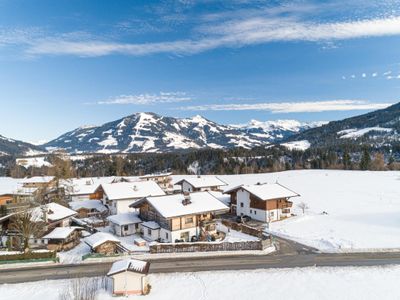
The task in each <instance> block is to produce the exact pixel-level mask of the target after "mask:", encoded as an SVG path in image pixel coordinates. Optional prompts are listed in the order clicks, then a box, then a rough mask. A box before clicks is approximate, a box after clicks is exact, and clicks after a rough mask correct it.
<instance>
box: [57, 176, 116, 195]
mask: <svg viewBox="0 0 400 300" xmlns="http://www.w3.org/2000/svg"><path fill="white" fill-rule="evenodd" d="M113 180H114V177H85V178H72V179H66V180H63V181H62V183H61V185H62V186H63V188H64V190H65V195H66V196H67V198H68V199H69V200H70V201H81V200H101V199H102V194H100V193H96V190H97V188H98V187H99V186H100V185H101V184H104V183H111V182H112V181H113Z"/></svg>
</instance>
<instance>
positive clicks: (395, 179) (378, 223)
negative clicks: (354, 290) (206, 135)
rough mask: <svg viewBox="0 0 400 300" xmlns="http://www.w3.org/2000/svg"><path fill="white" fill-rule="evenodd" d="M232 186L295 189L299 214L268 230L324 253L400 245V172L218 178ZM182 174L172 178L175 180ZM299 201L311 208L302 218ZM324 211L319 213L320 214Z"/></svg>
mask: <svg viewBox="0 0 400 300" xmlns="http://www.w3.org/2000/svg"><path fill="white" fill-rule="evenodd" d="M218 177H219V178H221V179H222V180H224V181H225V182H227V183H228V187H224V189H228V188H230V187H233V186H236V185H240V184H255V183H257V182H261V183H263V182H270V183H273V182H276V181H278V182H279V183H280V184H283V185H284V186H286V187H288V188H290V189H292V190H294V191H295V192H297V193H299V194H300V195H301V197H296V198H292V201H293V202H294V205H293V207H294V212H295V213H296V214H297V215H298V216H297V217H293V218H290V219H287V220H285V221H280V222H275V223H272V224H271V231H272V232H275V233H277V234H280V235H283V236H287V237H290V238H293V239H295V240H297V241H299V242H302V243H305V244H307V245H310V246H314V247H316V248H319V249H321V250H326V251H338V250H340V249H341V250H342V251H355V250H368V249H372V248H374V249H375V250H376V249H377V248H400V172H398V171H397V172H371V171H338V170H300V171H286V172H278V173H268V174H248V175H247V174H246V175H225V176H218ZM180 178H182V176H174V181H176V180H179V179H180ZM300 202H305V203H307V205H308V206H309V207H310V208H309V210H307V211H306V214H305V215H304V216H303V215H302V213H301V211H300V210H299V209H298V208H297V205H298V204H299V203H300ZM324 211H325V212H327V213H328V214H327V215H325V214H322V212H324Z"/></svg>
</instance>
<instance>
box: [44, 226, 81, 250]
mask: <svg viewBox="0 0 400 300" xmlns="http://www.w3.org/2000/svg"><path fill="white" fill-rule="evenodd" d="M81 229H82V228H81V227H56V228H54V229H53V230H52V231H51V232H50V233H48V234H46V235H45V236H43V237H42V238H41V239H42V240H45V241H46V242H45V243H46V244H47V249H49V250H53V251H68V250H70V249H72V248H74V247H75V246H76V245H78V244H79V238H80V230H81Z"/></svg>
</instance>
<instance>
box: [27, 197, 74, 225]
mask: <svg viewBox="0 0 400 300" xmlns="http://www.w3.org/2000/svg"><path fill="white" fill-rule="evenodd" d="M45 209H46V210H47V219H48V220H50V221H52V222H54V221H58V220H62V219H65V218H68V217H72V216H75V215H76V214H77V212H76V211H74V210H72V209H69V208H68V207H65V206H62V205H60V204H57V203H54V202H52V203H48V204H45V205H42V206H38V207H35V208H33V209H32V218H33V220H34V221H37V220H38V219H40V220H43V219H44V215H43V212H44V210H45Z"/></svg>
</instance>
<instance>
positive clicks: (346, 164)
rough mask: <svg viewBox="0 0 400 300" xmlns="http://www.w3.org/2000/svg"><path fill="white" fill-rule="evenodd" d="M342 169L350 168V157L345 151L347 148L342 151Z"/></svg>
mask: <svg viewBox="0 0 400 300" xmlns="http://www.w3.org/2000/svg"><path fill="white" fill-rule="evenodd" d="M343 169H345V170H349V169H351V158H350V154H349V152H348V151H347V149H346V150H344V153H343Z"/></svg>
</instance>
